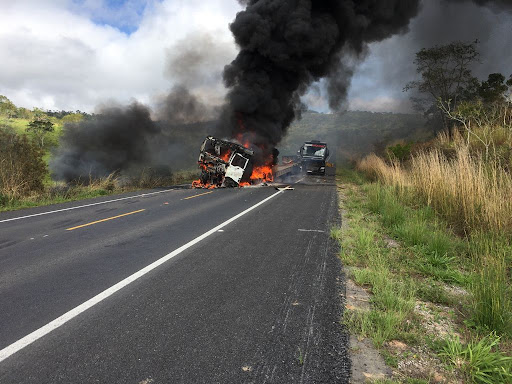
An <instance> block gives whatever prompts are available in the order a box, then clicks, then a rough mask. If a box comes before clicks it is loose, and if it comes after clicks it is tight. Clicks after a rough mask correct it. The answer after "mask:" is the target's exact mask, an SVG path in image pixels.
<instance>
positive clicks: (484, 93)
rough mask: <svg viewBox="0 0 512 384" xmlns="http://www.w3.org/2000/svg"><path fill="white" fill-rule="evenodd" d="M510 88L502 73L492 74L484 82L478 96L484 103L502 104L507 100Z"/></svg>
mask: <svg viewBox="0 0 512 384" xmlns="http://www.w3.org/2000/svg"><path fill="white" fill-rule="evenodd" d="M511 80H512V78H511ZM511 80H509V82H510V81H511ZM508 87H509V86H508V84H507V83H505V76H503V75H502V74H501V73H491V74H490V75H489V77H488V79H487V81H482V84H481V85H480V88H479V90H478V94H479V96H480V97H481V98H482V101H483V102H484V103H502V102H504V101H505V100H506V92H507V91H508Z"/></svg>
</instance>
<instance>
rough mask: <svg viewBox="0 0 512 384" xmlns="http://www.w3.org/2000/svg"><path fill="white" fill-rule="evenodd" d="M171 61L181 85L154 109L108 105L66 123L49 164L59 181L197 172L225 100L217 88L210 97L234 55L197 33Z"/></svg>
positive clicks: (182, 43) (176, 50)
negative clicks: (201, 152) (205, 141)
mask: <svg viewBox="0 0 512 384" xmlns="http://www.w3.org/2000/svg"><path fill="white" fill-rule="evenodd" d="M230 53H231V54H230ZM167 56H168V57H167V60H168V63H167V68H166V71H165V72H166V73H167V74H168V75H169V77H171V78H172V79H173V81H174V83H175V84H176V85H175V86H173V88H172V89H171V91H170V92H169V93H167V94H165V95H160V96H158V97H156V98H155V101H154V105H155V108H154V110H151V109H150V108H149V107H147V106H145V105H142V104H140V103H138V102H134V103H132V104H131V105H129V106H118V105H107V106H102V107H100V108H99V110H98V111H97V113H96V114H95V115H93V116H92V117H90V118H87V119H85V120H83V121H81V122H80V123H74V124H66V126H65V128H64V132H63V135H62V137H61V138H60V145H59V147H58V148H57V150H56V152H55V154H54V156H53V157H52V161H51V164H50V168H51V171H52V173H53V175H54V176H55V177H56V178H57V179H60V180H66V181H71V180H82V181H84V182H87V181H88V180H89V178H98V177H105V176H107V175H109V174H111V173H113V172H120V173H121V174H122V175H124V176H128V177H131V176H137V175H140V173H141V172H142V170H148V169H151V172H157V173H159V174H163V175H165V174H169V172H170V171H171V170H176V169H180V168H190V167H191V166H192V167H193V165H194V160H195V159H194V158H195V157H196V154H197V151H198V145H199V143H200V140H202V139H203V138H204V136H206V135H207V134H215V124H214V123H213V121H215V120H217V119H218V115H219V106H218V105H220V103H221V101H222V96H223V94H222V93H221V91H219V90H218V89H217V90H214V91H213V92H212V93H208V92H209V90H210V89H211V88H213V85H214V84H215V80H214V76H215V73H216V76H217V83H218V82H219V81H218V79H219V78H220V77H221V72H222V64H223V63H225V62H226V61H227V60H228V58H231V57H233V56H234V55H233V52H232V49H231V50H230V48H229V46H228V45H227V44H226V43H225V42H215V41H214V39H213V38H212V37H211V36H210V35H207V34H194V35H191V36H188V37H187V38H186V39H185V40H184V41H179V42H177V44H176V45H175V46H173V47H171V48H170V49H169V51H168V55H167ZM212 58H213V59H212ZM221 60H222V61H221ZM203 86H206V90H205V88H202V87H203ZM219 93H220V94H219ZM215 96H216V97H215ZM205 99H206V100H208V101H209V102H204V101H203V100H205ZM216 102H217V105H216V104H215V103H216Z"/></svg>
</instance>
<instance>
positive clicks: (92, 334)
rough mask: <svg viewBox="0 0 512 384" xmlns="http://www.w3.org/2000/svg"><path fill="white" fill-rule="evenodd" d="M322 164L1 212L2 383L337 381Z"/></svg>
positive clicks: (329, 212)
mask: <svg viewBox="0 0 512 384" xmlns="http://www.w3.org/2000/svg"><path fill="white" fill-rule="evenodd" d="M335 224H339V216H338V202H337V195H336V186H335V181H334V177H333V175H330V176H325V177H320V176H306V177H300V178H299V177H297V178H295V179H293V180H289V182H288V183H285V184H282V185H281V186H280V188H276V187H275V186H261V187H249V188H235V189H217V190H199V189H189V188H185V187H174V188H172V187H171V188H168V189H161V190H153V191H145V192H134V193H129V194H124V195H116V196H105V197H101V198H97V199H90V200H83V201H79V202H72V203H66V204H58V205H54V206H47V207H39V208H34V209H27V210H21V211H15V212H4V213H0V383H1V384H4V383H5V384H18V383H19V384H21V383H38V384H40V383H135V384H139V383H140V384H149V383H155V384H156V383H346V382H348V374H349V372H350V362H349V358H348V352H347V348H348V346H347V335H346V334H345V333H344V332H343V329H342V326H341V325H340V324H339V319H340V317H341V315H342V306H341V297H340V294H341V292H342V290H343V278H342V276H341V274H340V267H341V266H340V263H339V260H338V258H337V252H338V248H337V245H336V244H335V242H334V241H333V240H332V239H330V237H329V231H330V228H331V227H332V226H333V225H335Z"/></svg>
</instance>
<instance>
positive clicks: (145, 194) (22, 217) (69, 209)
mask: <svg viewBox="0 0 512 384" xmlns="http://www.w3.org/2000/svg"><path fill="white" fill-rule="evenodd" d="M170 191H175V189H166V190H165V191H157V192H150V193H143V194H142V195H136V196H128V197H122V198H120V199H113V200H107V201H99V202H97V203H91V204H84V205H79V206H77V207H70V208H62V209H57V210H55V211H48V212H41V213H34V214H32V215H27V216H20V217H13V218H11V219H5V220H0V223H6V222H8V221H14V220H21V219H27V218H29V217H35V216H42V215H49V214H50V213H57V212H64V211H71V210H72V209H78V208H85V207H92V206H93V205H100V204H107V203H113V202H115V201H121V200H128V199H135V198H136V197H145V196H150V195H156V194H158V193H165V192H170Z"/></svg>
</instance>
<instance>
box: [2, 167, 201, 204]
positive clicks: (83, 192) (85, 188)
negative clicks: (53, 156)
mask: <svg viewBox="0 0 512 384" xmlns="http://www.w3.org/2000/svg"><path fill="white" fill-rule="evenodd" d="M196 178H197V172H196V171H181V172H176V173H175V174H173V175H172V177H169V178H165V179H162V178H151V177H149V176H148V175H144V174H142V175H141V177H140V178H137V179H135V180H128V181H124V182H122V181H120V180H118V179H117V178H116V177H115V176H114V175H110V176H108V177H105V178H101V179H96V180H89V181H88V182H83V183H75V184H66V183H63V182H54V181H50V182H47V183H45V189H44V191H43V192H41V193H37V194H33V195H30V196H26V197H20V198H8V197H6V196H4V195H2V194H1V192H0V212H6V211H14V210H19V209H25V208H33V207H41V206H46V205H52V204H59V203H65V202H71V201H78V200H84V199H91V198H95V197H100V196H107V195H117V194H121V193H125V192H131V191H136V190H141V189H152V188H158V187H163V186H170V185H177V184H186V183H191V182H192V180H194V179H196Z"/></svg>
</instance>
